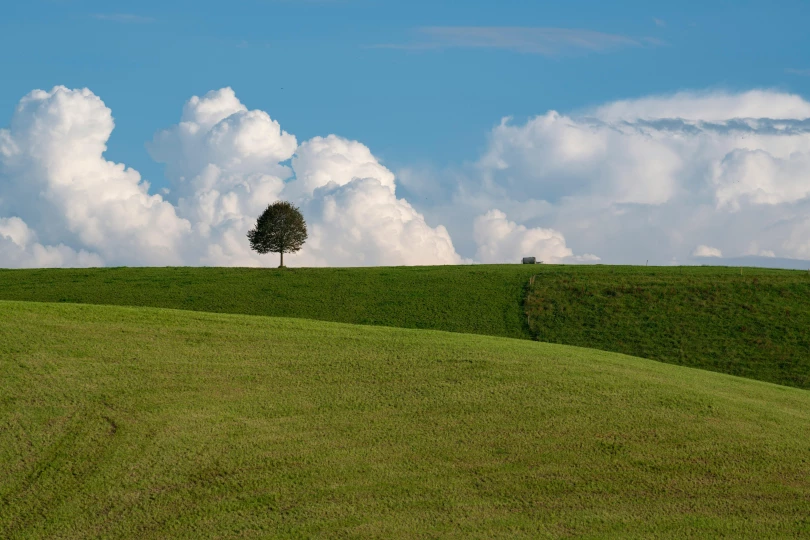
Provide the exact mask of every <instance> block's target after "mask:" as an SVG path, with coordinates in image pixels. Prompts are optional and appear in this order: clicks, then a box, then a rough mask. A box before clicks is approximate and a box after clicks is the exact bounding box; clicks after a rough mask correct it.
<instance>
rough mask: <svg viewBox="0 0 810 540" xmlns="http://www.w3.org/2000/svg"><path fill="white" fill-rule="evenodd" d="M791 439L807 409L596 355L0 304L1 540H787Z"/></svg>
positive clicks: (800, 511) (289, 322) (803, 477)
mask: <svg viewBox="0 0 810 540" xmlns="http://www.w3.org/2000/svg"><path fill="white" fill-rule="evenodd" d="M315 336H317V339H313V338H314V337H315ZM808 432H810V392H807V391H804V390H799V389H794V388H787V387H779V386H775V385H770V384H767V383H762V382H758V381H751V380H746V379H741V378H735V377H731V376H727V375H721V374H715V373H710V372H704V371H698V370H691V369H686V368H682V367H677V366H671V365H667V364H661V363H656V362H652V361H647V360H641V359H637V358H631V357H625V356H620V355H615V354H611V353H604V352H598V351H592V350H585V349H577V348H572V347H564V346H558V345H551V344H544V343H536V342H532V341H528V340H509V339H502V338H492V337H486V336H470V335H462V334H451V333H444V332H433V331H414V330H404V329H395V328H382V327H369V326H351V325H343V324H333V323H324V322H316V321H307V320H295V319H273V318H270V319H268V318H262V317H246V316H235V315H219V314H208V313H190V312H183V311H169V310H152V309H133V308H120V307H106V306H80V305H79V306H77V305H67V304H62V305H60V304H35V303H18V302H0V478H3V481H2V482H0V537H3V538H16V537H23V536H37V537H52V538H59V537H73V538H80V537H90V536H119V537H121V536H125V537H138V538H165V537H167V536H176V537H177V536H182V537H194V538H199V537H232V536H239V535H242V536H262V535H268V534H271V533H274V534H275V535H278V536H299V537H300V536H314V535H323V536H346V535H358V536H359V535H362V536H365V537H380V538H391V537H416V536H435V535H445V536H455V537H459V538H461V537H463V538H470V537H479V538H494V537H510V538H511V537H520V536H523V537H532V538H535V537H541V536H553V537H560V536H565V535H584V534H588V535H592V536H604V535H614V536H622V537H651V536H665V537H671V536H688V535H691V536H695V537H698V536H699V537H710V536H717V535H722V534H725V535H730V536H745V537H771V538H773V537H788V536H791V537H792V536H798V535H802V534H804V535H807V534H810V519H809V518H808V515H810V477H808V475H807V471H808V467H810V446H808V441H807V433H808Z"/></svg>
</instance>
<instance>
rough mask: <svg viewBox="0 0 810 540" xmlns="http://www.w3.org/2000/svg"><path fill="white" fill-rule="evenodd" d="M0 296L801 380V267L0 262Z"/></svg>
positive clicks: (809, 306)
mask: <svg viewBox="0 0 810 540" xmlns="http://www.w3.org/2000/svg"><path fill="white" fill-rule="evenodd" d="M531 276H536V277H535V278H534V281H533V284H532V285H531V286H530V287H529V280H530V278H531ZM527 289H528V293H527ZM524 297H525V305H524ZM0 299H6V300H24V301H32V300H33V301H45V302H78V303H95V304H115V305H131V306H151V307H165V308H177V309H189V310H195V311H210V312H221V313H243V314H252V315H274V316H283V317H301V318H308V319H317V320H328V321H336V322H348V323H358V324H373V325H384V326H396V327H404V328H430V329H435V330H448V331H454V332H468V333H476V334H489V335H495V336H506V337H522V338H531V337H534V338H535V339H538V340H540V341H548V342H553V343H562V344H569V345H578V346H582V347H589V348H596V349H601V350H607V351H614V352H621V353H625V354H630V355H632V356H640V357H643V358H651V359H655V360H659V361H663V362H668V363H674V364H680V365H687V366H693V367H698V368H703V369H709V370H713V371H719V372H722V373H730V374H735V375H740V376H745V377H749V378H753V379H759V380H764V381H769V382H775V383H779V384H785V385H790V386H796V387H799V388H806V389H810V330H809V329H810V272H803V271H794V270H766V269H754V268H746V269H744V270H743V271H742V275H741V274H740V269H739V268H718V267H656V268H645V267H619V266H556V265H533V266H524V265H500V266H477V265H476V266H443V267H441V266H440V267H427V268H426V267H421V268H414V267H406V268H350V269H349V268H346V269H339V268H320V269H315V268H313V269H288V270H286V271H279V270H277V269H259V270H256V269H242V268H110V269H88V270H58V269H49V270H0Z"/></svg>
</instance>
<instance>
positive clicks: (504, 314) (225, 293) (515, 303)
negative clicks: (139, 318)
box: [0, 265, 534, 339]
mask: <svg viewBox="0 0 810 540" xmlns="http://www.w3.org/2000/svg"><path fill="white" fill-rule="evenodd" d="M533 268H534V266H522V265H500V266H497V265H492V266H490V265H475V266H433V267H390V268H381V267H377V268H287V269H275V268H273V269H254V268H188V267H182V268H93V269H81V270H80V269H43V270H0V299H2V300H24V301H40V302H72V303H83V304H111V305H127V306H149V307H163V308H174V309H187V310H193V311H209V312H215V313H242V314H246V315H272V316H279V317H300V318H306V319H317V320H325V321H335V322H347V323H354V324H373V325H383V326H397V327H402V328H430V329H434V330H447V331H451V332H467V333H474V334H488V335H495V336H505V337H521V338H527V339H528V338H530V334H529V330H528V324H527V321H526V317H525V315H524V313H523V307H522V304H523V296H524V294H525V287H526V284H527V283H528V280H529V276H530V275H531V274H532V269H533Z"/></svg>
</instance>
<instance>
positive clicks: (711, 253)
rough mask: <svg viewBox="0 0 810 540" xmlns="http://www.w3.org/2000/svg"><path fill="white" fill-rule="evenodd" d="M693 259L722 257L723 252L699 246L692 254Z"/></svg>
mask: <svg viewBox="0 0 810 540" xmlns="http://www.w3.org/2000/svg"><path fill="white" fill-rule="evenodd" d="M692 256H693V257H722V256H723V252H722V251H720V250H719V249H717V248H713V247H711V246H704V245H700V246H698V247H696V248H695V250H694V251H693V252H692Z"/></svg>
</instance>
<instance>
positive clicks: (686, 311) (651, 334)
mask: <svg viewBox="0 0 810 540" xmlns="http://www.w3.org/2000/svg"><path fill="white" fill-rule="evenodd" d="M529 289H530V290H529V292H528V295H527V298H526V304H525V309H526V312H527V314H528V319H529V324H530V328H531V330H532V333H533V335H534V337H535V338H536V339H538V340H540V341H547V342H552V343H565V344H568V345H578V346H582V347H591V348H595V349H601V350H605V351H614V352H620V353H625V354H631V355H633V356H640V357H643V358H651V359H654V360H659V361H662V362H668V363H671V364H680V365H686V366H693V367H699V368H702V369H710V370H712V371H719V372H722V373H730V374H733V375H740V376H743V377H750V378H752V379H759V380H763V381H769V382H774V383H778V384H785V385H790V386H796V387H800V388H810V272H806V271H797V270H766V269H753V268H745V269H743V270H742V273H741V272H740V269H739V268H720V267H705V268H702V267H674V268H660V267H659V268H644V267H620V266H590V267H574V268H572V267H554V266H543V267H542V268H540V269H538V272H537V277H535V278H534V280H533V283H532V285H531V286H530V288H529Z"/></svg>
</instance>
